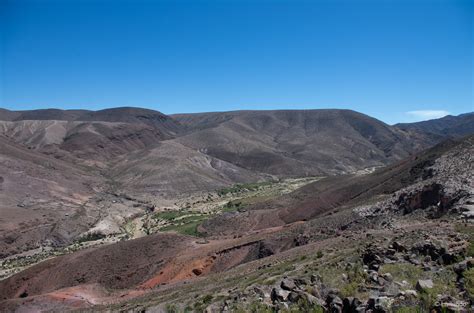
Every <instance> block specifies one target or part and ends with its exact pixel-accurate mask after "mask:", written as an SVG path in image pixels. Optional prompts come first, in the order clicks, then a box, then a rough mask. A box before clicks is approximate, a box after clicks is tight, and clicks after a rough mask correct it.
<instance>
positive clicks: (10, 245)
mask: <svg viewBox="0 0 474 313" xmlns="http://www.w3.org/2000/svg"><path fill="white" fill-rule="evenodd" d="M100 190H101V179H100V178H98V177H96V176H95V175H93V174H91V173H89V172H87V171H85V170H84V169H82V168H79V167H77V166H74V165H71V164H68V163H65V162H62V161H59V160H56V159H54V158H50V157H48V156H45V155H42V154H39V153H37V152H35V151H31V150H27V149H25V148H23V147H21V146H18V145H16V144H13V143H11V142H9V141H7V140H5V139H4V138H3V137H1V136H0V251H1V252H0V256H7V255H9V254H13V253H18V252H21V251H24V250H28V249H34V248H37V247H38V246H39V245H41V244H43V245H47V242H49V244H50V245H56V244H61V243H64V242H67V241H69V240H71V239H72V238H74V237H75V236H77V235H78V234H80V233H81V232H84V231H86V230H87V229H88V226H87V225H88V224H89V223H93V221H94V219H95V218H97V216H94V214H92V212H89V214H83V212H86V211H88V206H87V203H88V202H89V201H90V200H91V199H92V198H93V197H94V196H96V194H97V193H98V192H99V191H100ZM71 217H74V218H71Z"/></svg>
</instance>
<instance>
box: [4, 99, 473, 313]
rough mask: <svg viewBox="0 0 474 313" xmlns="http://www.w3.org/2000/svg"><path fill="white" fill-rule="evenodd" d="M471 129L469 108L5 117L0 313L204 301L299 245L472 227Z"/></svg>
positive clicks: (52, 112) (120, 111) (116, 111)
mask: <svg viewBox="0 0 474 313" xmlns="http://www.w3.org/2000/svg"><path fill="white" fill-rule="evenodd" d="M472 134H474V114H473V113H467V114H462V115H459V116H447V117H443V118H441V119H437V120H429V121H424V122H418V123H410V124H406V123H405V124H396V125H387V124H385V123H383V122H382V121H379V120H377V119H375V118H372V117H370V116H367V115H364V114H361V113H358V112H355V111H351V110H337V109H324V110H275V111H232V112H211V113H195V114H174V115H165V114H163V113H160V112H158V111H154V110H149V109H142V108H128V107H127V108H113V109H105V110H100V111H89V110H58V109H46V110H31V111H9V110H5V109H0V257H1V259H2V261H1V262H2V263H1V265H2V267H1V268H0V270H1V272H0V273H1V276H0V277H4V279H3V280H1V281H0V301H3V302H0V308H2V309H3V310H7V311H15V310H18V311H21V310H22V309H23V308H26V310H27V311H28V310H37V309H38V308H40V309H41V310H47V311H50V310H52V311H64V310H70V309H74V308H76V309H81V310H82V309H86V308H92V310H96V309H97V310H110V309H111V307H110V305H112V306H113V305H116V304H117V305H124V306H125V307H126V308H127V309H132V308H131V307H130V306H129V303H133V301H135V300H133V301H132V299H140V300H139V301H140V303H141V305H143V306H144V307H154V308H155V309H156V310H158V311H160V310H164V307H163V303H165V304H166V303H168V302H169V303H171V302H173V301H171V302H170V301H169V299H168V300H167V301H164V300H163V301H162V302H160V303H155V302H153V301H151V300H150V298H149V297H150V296H151V297H154V296H156V295H157V293H158V297H161V296H160V295H161V294H163V295H167V294H169V293H172V292H177V293H178V294H179V292H180V290H187V291H186V292H190V293H192V292H196V291H195V290H194V291H192V290H189V288H191V289H192V288H194V287H192V286H195V287H196V288H201V287H202V286H201V287H199V286H200V285H199V280H195V279H196V278H198V276H200V277H207V276H208V275H210V276H209V277H214V278H212V279H215V284H214V287H216V288H217V287H218V286H220V287H223V286H225V283H224V281H225V280H226V279H228V278H229V277H230V276H227V275H231V273H233V272H232V270H233V269H234V268H242V269H245V270H246V271H247V270H248V271H250V272H252V273H256V272H258V273H260V274H261V271H263V270H264V269H265V267H263V268H262V267H261V266H264V265H262V264H263V263H265V262H266V261H263V260H273V261H271V262H277V263H278V262H283V260H284V259H285V258H287V257H289V255H288V253H293V252H290V251H299V252H297V253H298V255H300V254H301V253H303V252H302V251H300V250H298V249H299V248H298V247H300V246H306V245H308V247H310V246H312V245H319V244H320V242H323V241H324V240H328V242H339V241H340V244H341V247H344V248H341V249H342V250H344V249H349V246H346V245H347V243H344V240H343V237H344V236H346V235H341V234H347V236H351V238H359V236H362V234H361V233H359V231H360V230H368V229H370V230H371V231H373V233H374V234H382V233H383V234H385V236H386V237H387V238H392V236H395V234H400V236H401V237H403V236H405V234H406V233H407V232H408V229H410V228H409V227H413V229H422V227H424V226H423V225H425V226H426V225H428V224H429V223H431V222H430V221H428V220H426V218H428V219H430V218H439V217H443V218H446V216H451V215H450V214H454V213H456V214H458V215H456V216H457V217H456V218H460V217H459V216H462V217H463V218H470V215H469V214H471V213H469V212H471V211H470V207H469V205H470V204H469V203H470V202H469V201H472V200H470V199H472V193H473V192H474V186H473V185H472V176H473V175H471V174H473V169H472V164H473V162H472V161H473V159H472V158H473V153H472V147H473V137H472ZM466 205H467V206H466ZM461 207H462V208H463V209H461ZM473 211H474V208H473ZM421 212H423V214H424V215H423V216H422V217H421V216H419V214H421ZM453 212H454V213H453ZM466 212H467V213H466ZM459 214H461V215H459ZM425 215H426V216H425ZM473 215H474V213H473ZM453 216H454V215H453ZM406 217H408V220H406ZM409 219H413V221H415V220H416V221H418V222H419V224H410V222H411V221H409ZM431 221H433V220H431ZM436 222H437V220H436ZM408 224H409V225H411V226H407V225H408ZM440 227H441V226H440ZM443 227H444V226H443ZM443 227H441V228H440V229H443V231H444V232H445V233H446V234H447V233H449V231H453V230H452V228H449V227H447V226H446V229H445V228H443ZM393 229H398V230H399V231H400V232H399V233H398V232H395V231H393V232H392V230H393ZM451 235H453V234H452V233H451ZM341 236H342V237H341ZM375 236H378V235H375ZM440 236H441V235H440ZM453 236H454V235H453ZM456 236H457V235H456ZM360 238H364V239H363V240H362V239H360ZM360 238H359V240H361V242H364V243H366V241H367V240H368V239H367V238H365V237H360ZM443 238H444V237H443ZM460 238H461V237H460ZM392 239H393V240H395V239H394V238H392ZM405 239H406V240H408V239H407V238H405V237H403V240H405ZM321 240H323V241H321ZM410 240H411V239H410ZM460 240H461V239H460ZM463 240H464V239H463ZM408 241H409V240H408ZM324 242H325V241H324ZM367 242H368V241H367ZM371 242H372V241H371ZM376 243H377V242H372V244H376ZM338 244H339V243H338ZM377 244H379V245H380V244H381V243H380V242H378V243H377ZM410 244H412V243H410ZM362 248H363V247H361V249H362ZM294 249H295V250H294ZM314 251H316V250H314ZM347 251H348V250H347ZM295 253H296V252H295ZM306 257H307V256H306ZM337 257H339V254H337ZM267 258H268V259H267ZM272 258H273V259H272ZM285 260H286V259H285ZM300 261H303V259H301V260H300ZM300 261H298V262H300ZM256 262H257V263H258V262H263V263H262V264H260V263H258V264H260V265H256V264H257V263H256ZM298 262H296V261H294V262H293V263H294V264H299V263H298ZM364 262H365V261H364ZM265 264H266V263H265ZM269 264H270V263H269ZM271 264H273V265H272V266H274V265H275V263H271ZM450 264H452V263H450ZM259 266H260V267H259ZM265 266H267V265H265ZM71 269H73V270H72V271H71ZM273 274H275V273H273ZM273 274H272V275H273ZM212 275H217V276H212ZM232 275H236V274H235V273H233V274H232ZM275 275H276V274H275ZM232 277H233V276H232ZM266 278H268V277H266ZM203 279H207V278H203ZM209 279H211V278H209ZM194 281H196V282H194ZM188 282H190V284H191V287H189V288H188V287H183V286H184V285H185V284H187V283H188ZM258 286H259V287H258V288H263V289H265V288H264V287H262V286H261V284H260V285H258ZM387 286H388V285H387ZM220 287H219V288H220ZM183 288H184V289H183ZM186 288H187V289H186ZM206 288H207V287H206ZM321 288H322V287H321ZM463 288H464V287H463ZM207 289H209V288H207ZM284 289H285V288H284ZM265 290H266V289H265ZM285 290H287V291H288V292H290V291H291V292H295V293H298V292H299V291H298V292H296V291H295V290H296V289H291V290H290V289H285ZM328 290H329V289H328ZM328 290H326V289H324V288H322V289H321V293H325V295H324V297H323V296H322V295H320V296H321V297H322V298H326V296H329V294H327V295H326V293H328V292H329V291H328ZM208 291H209V292H210V293H211V291H210V290H208ZM275 292H276V291H275ZM228 293H229V294H230V295H232V296H235V295H234V293H233V291H232V292H230V291H229V292H228ZM264 293H265V292H264ZM270 293H272V294H273V293H274V291H273V290H271V292H270ZM178 294H177V295H176V298H175V299H179V297H180V296H179V295H178ZM212 294H213V296H212V298H213V299H214V300H215V299H216V294H215V292H214V291H212ZM286 296H288V295H286ZM300 296H301V294H300ZM313 296H314V295H313ZM239 297H240V296H239ZM305 297H306V296H305ZM315 297H316V298H317V297H319V296H315ZM262 298H265V299H266V296H265V295H264V296H262ZM120 299H121V300H120ZM275 299H280V298H278V297H276V296H274V295H271V296H270V300H271V302H272V305H274V306H275V305H280V304H281V303H283V302H284V303H287V302H288V301H289V300H285V301H282V300H281V299H280V300H275ZM285 299H287V298H286V297H285ZM313 300H314V299H313ZM128 301H131V302H128ZM262 301H263V300H262ZM315 301H316V300H315ZM324 301H327V299H326V300H324ZM331 301H332V300H331ZM351 301H352V300H351ZM208 302H209V303H206V305H211V304H212V303H214V302H215V301H214V302H212V301H208ZM211 302H212V303H211ZM290 302H291V301H290ZM296 302H297V301H296ZM169 303H168V304H169ZM216 303H217V302H216ZM331 303H332V302H331ZM331 303H320V304H321V306H322V307H324V308H329V307H330V306H331ZM171 304H173V305H176V303H174V302H173V303H171ZM97 305H98V306H97ZM216 305H217V304H216ZM218 305H221V303H220V302H219V304H218ZM226 305H227V304H226ZM318 305H319V304H318ZM100 306H103V307H100ZM227 306H228V305H227ZM341 308H342V307H341ZM114 309H117V308H116V307H113V308H112V310H114ZM197 311H199V310H197ZM218 311H219V310H218ZM219 312H220V311H219Z"/></svg>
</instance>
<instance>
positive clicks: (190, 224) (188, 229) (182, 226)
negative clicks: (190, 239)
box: [160, 215, 209, 237]
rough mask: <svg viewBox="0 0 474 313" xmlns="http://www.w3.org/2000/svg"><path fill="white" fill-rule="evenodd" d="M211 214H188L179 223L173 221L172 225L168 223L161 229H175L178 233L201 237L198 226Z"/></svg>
mask: <svg viewBox="0 0 474 313" xmlns="http://www.w3.org/2000/svg"><path fill="white" fill-rule="evenodd" d="M208 218H209V216H202V215H201V216H199V215H193V216H187V217H185V218H182V219H180V220H178V221H177V222H178V223H173V224H171V225H167V226H165V227H162V228H160V231H175V232H177V233H180V234H183V235H188V236H195V237H199V236H202V234H201V233H199V232H198V230H197V228H198V226H199V225H200V224H201V223H202V222H204V221H205V220H207V219H208Z"/></svg>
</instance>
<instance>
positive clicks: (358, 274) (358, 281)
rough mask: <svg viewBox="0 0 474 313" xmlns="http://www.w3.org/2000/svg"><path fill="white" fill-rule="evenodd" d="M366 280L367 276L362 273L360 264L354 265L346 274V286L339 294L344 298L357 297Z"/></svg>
mask: <svg viewBox="0 0 474 313" xmlns="http://www.w3.org/2000/svg"><path fill="white" fill-rule="evenodd" d="M366 279H367V274H366V273H365V272H364V270H363V268H362V266H361V265H360V264H356V265H355V266H354V267H353V268H352V269H350V270H349V271H348V272H347V281H348V283H347V284H344V285H343V286H342V287H341V294H342V295H343V296H344V297H350V296H354V295H358V294H359V293H360V292H359V287H360V286H362V285H363V284H364V282H365V280H366Z"/></svg>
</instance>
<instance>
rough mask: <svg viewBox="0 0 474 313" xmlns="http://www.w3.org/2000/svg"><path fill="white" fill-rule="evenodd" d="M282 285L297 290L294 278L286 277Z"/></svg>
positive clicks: (290, 289) (287, 288)
mask: <svg viewBox="0 0 474 313" xmlns="http://www.w3.org/2000/svg"><path fill="white" fill-rule="evenodd" d="M280 287H281V288H283V289H285V290H289V291H292V290H296V284H295V282H294V281H293V280H292V279H289V278H285V279H283V280H282V281H281V284H280Z"/></svg>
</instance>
